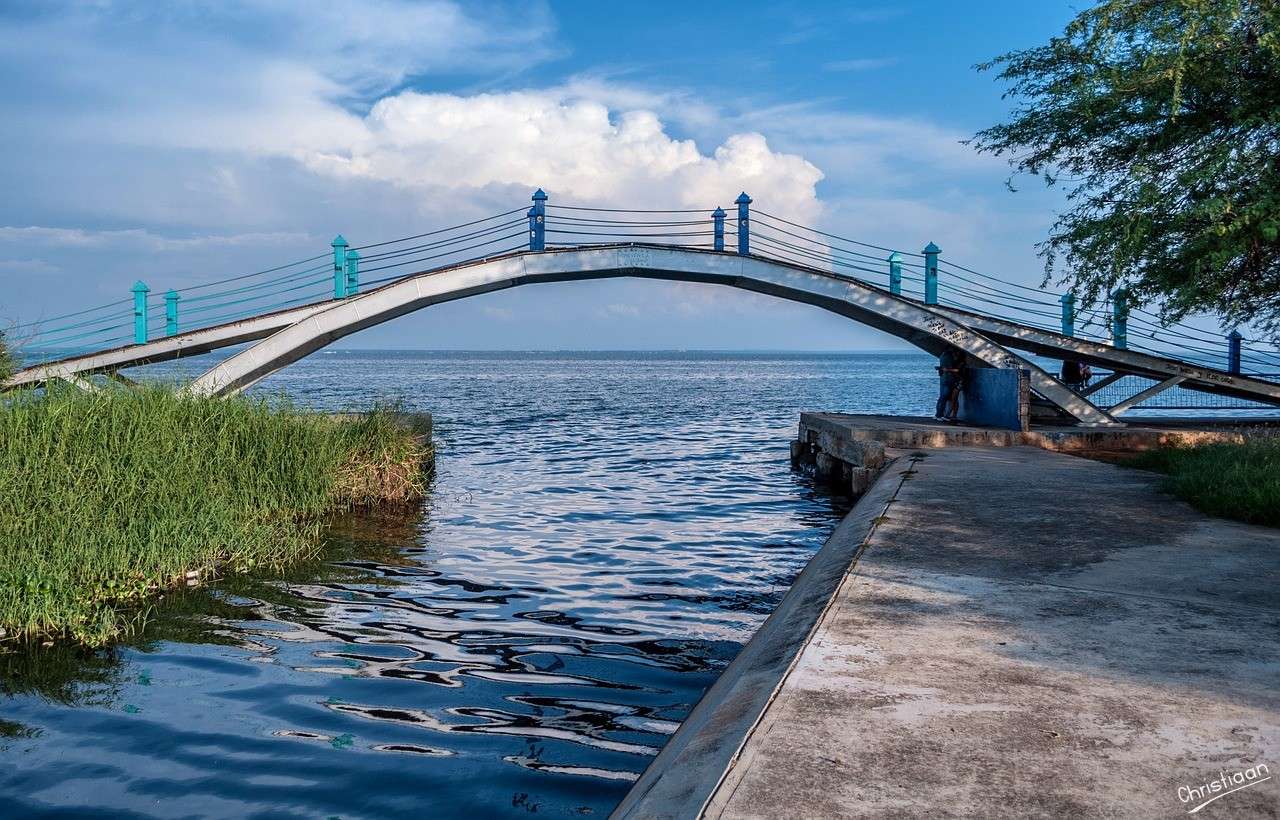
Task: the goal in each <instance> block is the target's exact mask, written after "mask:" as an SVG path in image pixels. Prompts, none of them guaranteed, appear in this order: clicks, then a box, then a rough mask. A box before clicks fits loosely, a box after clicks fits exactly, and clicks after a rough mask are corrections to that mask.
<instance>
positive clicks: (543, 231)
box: [529, 188, 547, 251]
mask: <svg viewBox="0 0 1280 820" xmlns="http://www.w3.org/2000/svg"><path fill="white" fill-rule="evenodd" d="M546 249H547V193H546V191H544V190H542V189H541V188H539V189H538V190H536V191H534V192H533V207H532V208H530V209H529V250H531V251H545V250H546Z"/></svg>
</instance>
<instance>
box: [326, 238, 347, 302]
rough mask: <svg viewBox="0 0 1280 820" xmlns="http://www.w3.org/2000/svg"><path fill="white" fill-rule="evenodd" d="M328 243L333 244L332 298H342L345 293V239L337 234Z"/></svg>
mask: <svg viewBox="0 0 1280 820" xmlns="http://www.w3.org/2000/svg"><path fill="white" fill-rule="evenodd" d="M330 244H331V245H332V246H333V298H334V299H343V298H345V297H346V295H347V268H346V264H347V240H345V239H343V238H342V234H338V235H337V236H335V237H334V238H333V242H331V243H330Z"/></svg>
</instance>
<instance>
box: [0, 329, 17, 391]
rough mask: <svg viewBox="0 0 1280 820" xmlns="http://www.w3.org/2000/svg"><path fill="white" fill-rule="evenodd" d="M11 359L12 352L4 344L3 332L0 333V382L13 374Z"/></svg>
mask: <svg viewBox="0 0 1280 820" xmlns="http://www.w3.org/2000/svg"><path fill="white" fill-rule="evenodd" d="M15 364H16V363H15V362H14V359H13V353H12V352H11V351H10V350H9V346H8V345H7V344H5V341H4V334H3V333H0V384H3V383H4V381H5V380H6V379H8V378H9V377H10V376H12V375H13V371H14V370H15V369H16V367H15Z"/></svg>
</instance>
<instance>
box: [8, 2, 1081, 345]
mask: <svg viewBox="0 0 1280 820" xmlns="http://www.w3.org/2000/svg"><path fill="white" fill-rule="evenodd" d="M1071 16H1072V13H1071V8H1070V7H1069V6H1068V5H1067V4H1065V3H1061V4H1059V3H1054V2H1043V3H1025V2H1022V3H1015V2H986V3H980V4H960V3H949V2H915V3H898V4H886V3H814V2H806V3H796V4H784V3H760V4H752V3H743V2H739V3H730V4H695V3H646V4H638V3H636V4H613V3H599V2H593V3H587V2H582V3H577V2H556V3H550V4H539V3H536V2H521V3H509V4H503V3H483V4H481V3H469V4H453V3H447V2H424V3H415V2H407V1H404V2H402V1H400V0H378V2H365V3H358V2H350V1H348V0H317V2H310V3H296V4H291V3H286V2H265V3H249V2H219V3H200V2H179V3H170V4H155V3H129V2H99V3H69V4H61V5H60V4H57V3H46V2H41V3H30V4H23V3H18V4H13V3H9V4H6V5H5V6H4V7H3V8H2V9H0V72H3V75H4V76H5V77H6V80H7V82H6V89H7V90H8V91H9V95H8V96H9V99H8V103H9V105H8V107H7V108H8V113H7V114H6V117H5V121H4V122H5V124H4V125H3V126H0V147H2V148H3V151H4V156H5V158H6V177H7V190H8V192H9V196H6V197H5V198H4V199H3V201H0V239H2V240H3V241H4V243H5V247H6V252H5V253H4V254H3V256H2V257H0V276H3V277H4V279H5V280H6V286H5V288H4V290H3V293H4V294H5V295H4V297H3V299H2V300H0V319H3V320H8V321H15V320H30V319H32V318H36V319H38V318H39V317H41V316H49V315H53V314H56V313H61V312H64V311H65V310H68V309H74V308H75V307H78V306H87V305H92V304H98V303H101V302H104V301H108V300H111V299H114V298H122V297H123V296H125V295H127V290H128V287H129V285H130V284H131V283H132V282H133V281H134V280H135V279H143V280H145V281H147V282H148V284H150V285H151V287H152V288H153V290H156V291H161V290H164V289H165V288H168V287H180V286H183V285H189V284H194V283H198V282H201V281H207V280H211V279H216V278H221V277H224V276H227V275H230V274H234V273H240V272H243V271H246V270H252V269H255V267H261V266H265V265H269V264H272V263H276V262H283V261H289V260H292V259H296V258H300V257H302V256H306V255H310V254H312V253H315V252H318V250H323V249H324V248H325V247H326V246H327V244H328V242H329V240H330V238H331V237H332V236H333V234H335V233H338V232H341V233H343V234H344V235H345V236H347V238H348V239H351V240H352V241H353V242H355V243H357V244H362V243H365V242H374V241H379V240H383V239H388V238H392V237H397V236H403V235H408V234H412V233H418V232H421V231H424V230H429V229H431V228H432V227H438V226H441V225H446V224H452V223H455V222H458V221H462V219H463V218H469V217H474V216H482V215H486V214H488V213H493V212H496V211H499V210H505V209H508V208H512V207H517V206H519V205H520V204H521V203H522V202H527V197H528V195H529V192H530V191H531V190H532V188H533V187H535V186H542V187H545V188H546V189H547V190H548V191H549V192H551V194H552V196H553V197H554V198H555V201H558V202H561V203H570V202H572V203H577V204H585V205H609V206H615V207H617V206H625V205H627V204H632V205H634V206H636V207H689V206H696V207H702V206H704V205H705V206H707V207H714V206H715V205H717V204H724V205H728V204H729V203H730V202H731V201H732V199H733V197H734V196H735V195H736V194H737V192H738V191H739V190H741V189H743V188H746V189H748V190H749V191H750V193H751V194H752V196H753V197H755V198H756V201H757V204H758V205H759V206H760V207H764V208H766V209H769V210H773V211H774V212H776V213H783V214H788V215H792V216H795V217H798V218H800V219H803V220H804V221H806V222H808V223H811V224H813V223H816V224H819V225H821V226H822V227H825V228H827V229H829V230H834V231H837V232H839V233H841V234H844V235H849V236H854V237H858V238H861V239H865V240H867V241H871V242H874V243H877V244H883V245H889V246H893V247H902V248H904V249H908V250H919V249H920V248H921V247H923V245H924V244H925V243H927V242H929V241H935V242H937V243H938V244H939V245H941V246H942V247H943V249H944V254H945V255H946V257H947V258H949V259H953V260H955V261H958V262H960V263H962V264H967V265H969V266H971V267H981V268H982V269H984V270H989V271H991V272H993V273H997V274H1000V275H1003V276H1006V277H1009V278H1013V279H1016V280H1018V281H1022V282H1027V283H1038V281H1039V278H1040V264H1039V262H1038V260H1037V259H1036V257H1035V253H1034V245H1035V243H1036V242H1038V241H1040V240H1041V239H1043V237H1044V235H1045V232H1046V230H1047V228H1048V226H1049V224H1050V223H1051V222H1052V219H1053V212H1054V209H1055V208H1056V207H1058V206H1059V204H1060V202H1061V200H1060V197H1059V195H1058V194H1057V193H1056V192H1046V191H1043V190H1042V189H1041V186H1040V185H1039V183H1037V182H1036V181H1035V180H1023V181H1022V183H1021V184H1020V185H1019V193H1017V194H1012V193H1010V192H1009V191H1008V190H1007V189H1006V187H1005V179H1006V177H1007V175H1008V174H1007V170H1006V167H1005V165H1004V164H1003V162H1002V161H1000V160H997V159H993V158H989V157H979V156H976V155H975V154H974V153H973V152H972V151H971V150H970V149H969V148H967V147H965V146H963V145H960V144H959V141H960V140H962V139H964V138H966V137H968V136H970V135H972V133H973V132H974V131H975V130H977V129H979V128H982V127H984V126H986V125H989V124H991V123H993V122H995V121H996V120H998V119H999V118H1001V117H1002V116H1003V114H1004V113H1005V112H1006V111H1007V106H1008V103H1007V102H1005V101H1002V100H1001V99H1000V92H1001V88H1000V86H999V85H998V84H997V82H996V81H995V80H994V78H993V77H992V76H990V75H988V74H979V73H977V72H975V71H974V70H973V69H972V65H973V64H974V63H976V62H979V61H982V60H985V59H988V58H990V57H993V56H995V55H996V54H999V53H1001V52H1002V51H1006V50H1009V49H1014V48H1021V47H1026V46H1030V45H1035V44H1037V43H1040V42H1043V41H1044V40H1046V39H1047V38H1048V37H1049V36H1051V35H1053V34H1055V33H1058V32H1060V31H1061V29H1062V27H1063V26H1064V25H1065V23H1066V22H1067V21H1068V20H1069V19H1070V17H1071ZM530 123H536V124H537V128H538V132H539V134H540V135H541V136H540V137H539V138H538V139H537V140H535V141H533V142H530V141H529V139H527V131H528V128H529V124H530ZM522 135H523V136H522ZM344 346H348V347H360V346H363V347H405V348H433V349H441V348H464V349H489V348H498V349H503V348H514V349H536V348H582V349H590V348H595V349H619V348H641V349H651V348H716V349H733V348H752V349H761V348H768V349H804V350H843V349H881V348H883V349H889V348H895V349H896V348H898V347H900V344H899V343H898V342H897V341H896V340H893V339H891V338H889V337H885V336H882V335H880V334H878V333H876V332H874V331H870V330H868V329H866V328H861V327H859V326H857V325H854V324H852V323H850V322H849V321H848V320H845V319H841V318H838V317H834V316H830V315H826V314H824V313H822V312H820V311H818V310H816V309H813V308H808V307H803V306H798V305H792V304H789V303H782V302H777V301H774V300H771V299H769V298H767V297H762V296H755V295H750V294H745V293H737V292H734V291H727V290H726V289H715V288H711V287H710V286H694V285H679V284H672V283H657V282H647V281H645V282H637V281H631V280H620V281H612V282H594V283H574V284H563V285H547V286H538V287H533V288H519V289H515V290H512V291H507V292H502V293H496V294H490V295H487V296H484V297H478V298H475V299H468V300H465V301H462V302H458V303H453V304H449V305H443V306H437V307H434V308H431V309H429V310H426V311H422V312H420V313H418V314H415V315H413V316H410V317H405V318H402V319H400V320H397V321H395V322H393V323H390V324H388V325H385V326H382V327H379V328H375V329H371V330H369V331H365V332H364V333H362V334H360V335H358V336H355V337H352V338H350V339H348V340H346V341H344Z"/></svg>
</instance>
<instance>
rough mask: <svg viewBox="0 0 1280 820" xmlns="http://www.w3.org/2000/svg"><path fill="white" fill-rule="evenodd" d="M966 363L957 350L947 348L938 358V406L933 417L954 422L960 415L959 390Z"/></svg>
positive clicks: (962, 385)
mask: <svg viewBox="0 0 1280 820" xmlns="http://www.w3.org/2000/svg"><path fill="white" fill-rule="evenodd" d="M967 369H968V363H967V362H966V361H965V357H964V353H963V352H961V351H960V350H959V349H958V348H955V347H948V348H947V349H946V350H944V351H942V355H941V356H939V357H938V406H937V407H936V408H935V410H934V414H933V417H934V418H936V419H942V420H945V421H955V420H956V416H957V415H958V414H959V413H960V390H961V388H963V387H964V376H965V371H966V370H967Z"/></svg>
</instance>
